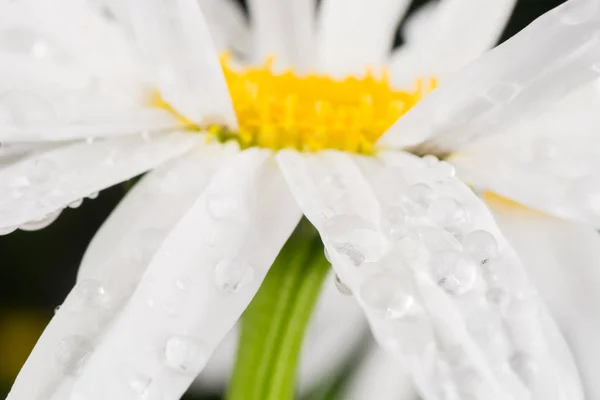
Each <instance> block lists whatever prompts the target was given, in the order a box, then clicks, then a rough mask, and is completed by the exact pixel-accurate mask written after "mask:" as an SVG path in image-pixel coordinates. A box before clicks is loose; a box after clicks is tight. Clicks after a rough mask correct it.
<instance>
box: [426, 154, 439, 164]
mask: <svg viewBox="0 0 600 400" xmlns="http://www.w3.org/2000/svg"><path fill="white" fill-rule="evenodd" d="M422 160H423V163H424V164H425V165H426V166H427V167H434V166H436V165H437V163H438V162H439V161H440V160H439V159H438V158H437V157H436V156H434V155H432V154H427V155H426V156H423V158H422Z"/></svg>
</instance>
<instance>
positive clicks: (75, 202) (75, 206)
mask: <svg viewBox="0 0 600 400" xmlns="http://www.w3.org/2000/svg"><path fill="white" fill-rule="evenodd" d="M82 204H83V199H79V200H75V201H74V202H72V203H70V204H69V208H77V207H79V206H81V205H82Z"/></svg>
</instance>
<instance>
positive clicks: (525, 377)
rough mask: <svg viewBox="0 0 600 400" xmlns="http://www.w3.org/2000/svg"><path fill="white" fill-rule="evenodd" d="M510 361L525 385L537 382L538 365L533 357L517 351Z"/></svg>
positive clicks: (530, 385)
mask: <svg viewBox="0 0 600 400" xmlns="http://www.w3.org/2000/svg"><path fill="white" fill-rule="evenodd" d="M509 363H510V366H511V368H512V369H513V370H514V371H515V373H516V374H517V375H518V376H519V378H520V379H521V381H522V382H523V383H524V384H525V385H527V386H529V387H532V386H533V384H534V382H535V375H536V373H537V365H536V364H535V362H534V361H533V360H532V359H531V357H529V356H527V355H525V354H522V353H517V354H515V355H513V356H512V357H511V358H510V361H509Z"/></svg>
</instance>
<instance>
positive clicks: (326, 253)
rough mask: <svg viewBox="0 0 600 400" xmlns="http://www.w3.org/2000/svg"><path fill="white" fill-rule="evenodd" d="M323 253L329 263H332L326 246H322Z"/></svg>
mask: <svg viewBox="0 0 600 400" xmlns="http://www.w3.org/2000/svg"><path fill="white" fill-rule="evenodd" d="M323 254H324V255H325V259H326V260H327V261H328V262H329V264H332V262H331V256H330V255H329V251H327V247H323Z"/></svg>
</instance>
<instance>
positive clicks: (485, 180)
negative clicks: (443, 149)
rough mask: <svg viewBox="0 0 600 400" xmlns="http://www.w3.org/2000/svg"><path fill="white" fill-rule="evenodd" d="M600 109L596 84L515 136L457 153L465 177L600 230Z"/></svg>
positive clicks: (484, 187)
mask: <svg viewBox="0 0 600 400" xmlns="http://www.w3.org/2000/svg"><path fill="white" fill-rule="evenodd" d="M598 106H600V91H599V88H598V85H597V84H596V83H594V84H590V85H587V86H586V87H585V88H583V89H582V90H580V91H578V92H576V93H573V94H572V95H571V96H568V97H566V98H565V99H564V100H563V101H561V102H558V103H557V104H556V105H555V106H553V107H552V108H550V109H548V110H547V111H546V112H544V113H543V114H541V115H539V116H536V118H532V119H531V120H530V121H526V122H525V123H522V124H519V125H516V126H515V127H514V128H512V129H511V130H510V131H509V132H506V133H504V134H503V135H497V136H493V137H490V138H486V139H483V140H480V141H477V142H475V143H473V144H471V145H468V146H465V148H463V149H461V150H459V151H457V152H456V153H455V154H453V155H452V157H451V158H450V160H449V161H451V162H452V163H453V164H454V165H456V167H457V168H458V170H459V172H460V175H461V176H462V177H463V178H464V179H465V180H467V181H468V182H470V183H472V184H474V185H476V186H477V187H479V188H480V189H482V190H490V191H493V192H495V193H498V194H500V195H502V196H504V197H507V198H510V199H513V200H515V201H518V202H519V203H521V204H525V205H527V206H529V207H531V208H534V209H538V210H542V211H544V212H548V213H551V214H554V215H557V216H559V217H561V218H566V219H570V220H573V221H577V222H579V223H583V224H588V225H593V226H595V227H598V226H600V203H599V202H598V199H599V198H600V197H599V196H600V135H598V133H597V132H598V126H600V117H599V116H598V113H595V112H590V110H591V109H594V108H596V107H598Z"/></svg>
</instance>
